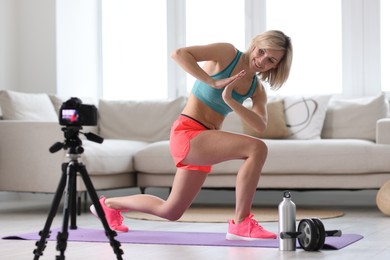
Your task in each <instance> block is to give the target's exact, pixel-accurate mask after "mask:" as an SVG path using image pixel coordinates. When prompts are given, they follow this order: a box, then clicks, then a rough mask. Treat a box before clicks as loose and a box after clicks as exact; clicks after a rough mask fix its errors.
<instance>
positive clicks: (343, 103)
mask: <svg viewBox="0 0 390 260" xmlns="http://www.w3.org/2000/svg"><path fill="white" fill-rule="evenodd" d="M385 117H389V104H388V101H387V99H386V96H385V95H384V94H382V95H379V96H376V97H367V98H359V99H332V100H331V101H330V103H329V108H328V111H327V113H326V118H325V124H324V129H323V131H322V137H323V138H355V139H367V140H375V132H376V121H377V120H378V119H380V118H385Z"/></svg>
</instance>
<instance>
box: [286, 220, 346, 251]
mask: <svg viewBox="0 0 390 260" xmlns="http://www.w3.org/2000/svg"><path fill="white" fill-rule="evenodd" d="M327 236H328V237H330V236H341V230H328V231H327V230H325V227H324V224H323V223H322V221H321V220H320V219H318V218H306V219H302V220H301V221H300V222H299V224H298V230H297V232H281V233H280V238H281V239H294V240H295V239H298V243H299V245H300V246H301V247H302V248H303V249H304V250H305V251H319V250H321V249H322V247H323V246H324V244H325V238H326V237H327ZM294 243H295V242H294Z"/></svg>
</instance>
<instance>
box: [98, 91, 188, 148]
mask: <svg viewBox="0 0 390 260" xmlns="http://www.w3.org/2000/svg"><path fill="white" fill-rule="evenodd" d="M185 102H186V98H184V97H180V98H177V99H175V100H164V101H142V102H141V101H108V100H100V101H99V120H98V125H99V128H100V134H101V135H102V136H103V137H104V138H108V139H124V140H137V141H145V142H156V141H161V140H168V139H169V133H170V129H171V126H172V124H173V122H174V121H175V120H176V118H177V117H178V116H179V114H180V112H181V111H182V110H183V108H184V105H185Z"/></svg>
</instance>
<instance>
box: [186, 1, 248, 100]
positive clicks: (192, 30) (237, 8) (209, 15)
mask: <svg viewBox="0 0 390 260" xmlns="http://www.w3.org/2000/svg"><path fill="white" fill-rule="evenodd" d="M206 7H207V8H206ZM244 7H245V5H244V2H243V1H242V0H212V1H210V0H187V1H186V45H187V46H191V45H203V44H210V43H215V42H228V43H232V44H233V45H234V46H236V47H237V48H238V49H239V50H240V51H245V50H246V46H245V18H244V13H245V12H244ZM194 81H195V78H194V77H192V76H191V75H187V91H188V92H190V91H191V89H192V85H193V84H194Z"/></svg>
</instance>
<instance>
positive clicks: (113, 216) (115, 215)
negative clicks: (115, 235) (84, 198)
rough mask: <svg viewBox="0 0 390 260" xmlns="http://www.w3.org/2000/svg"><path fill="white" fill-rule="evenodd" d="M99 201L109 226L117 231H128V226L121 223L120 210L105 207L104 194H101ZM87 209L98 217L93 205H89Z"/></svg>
mask: <svg viewBox="0 0 390 260" xmlns="http://www.w3.org/2000/svg"><path fill="white" fill-rule="evenodd" d="M99 201H100V205H102V208H103V211H104V214H105V215H106V219H107V222H108V225H109V226H110V228H111V229H112V230H115V231H118V232H128V231H129V228H128V227H127V226H125V225H122V222H123V217H122V215H121V211H120V210H117V209H111V208H109V207H107V206H106V204H105V201H106V198H105V197H104V196H101V197H100V200H99ZM89 209H90V210H91V212H92V214H93V215H95V217H97V218H98V217H99V216H98V214H97V212H96V209H95V206H94V205H91V207H89Z"/></svg>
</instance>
